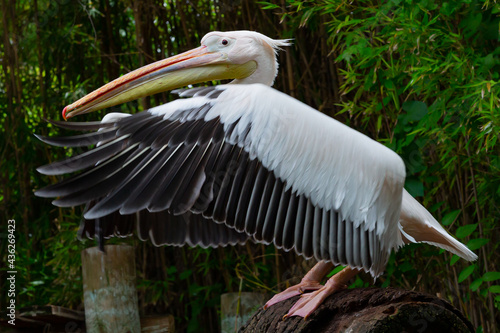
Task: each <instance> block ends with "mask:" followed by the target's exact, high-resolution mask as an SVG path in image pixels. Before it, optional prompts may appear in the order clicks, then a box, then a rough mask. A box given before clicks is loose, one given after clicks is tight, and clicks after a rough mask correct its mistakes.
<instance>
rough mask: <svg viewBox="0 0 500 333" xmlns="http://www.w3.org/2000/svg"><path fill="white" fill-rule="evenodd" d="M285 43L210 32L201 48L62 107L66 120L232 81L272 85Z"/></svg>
mask: <svg viewBox="0 0 500 333" xmlns="http://www.w3.org/2000/svg"><path fill="white" fill-rule="evenodd" d="M287 45H289V41H288V40H275V39H271V38H269V37H267V36H264V35H262V34H260V33H258V32H254V31H229V32H218V31H214V32H210V33H208V34H206V35H205V36H204V37H203V38H202V40H201V46H199V47H197V48H195V49H193V50H191V51H187V52H184V53H181V54H179V55H176V56H173V57H170V58H167V59H164V60H160V61H157V62H155V63H152V64H149V65H147V66H144V67H141V68H139V69H136V70H135V71H133V72H130V73H128V74H126V75H124V76H122V77H120V78H118V79H116V80H114V81H112V82H110V83H108V84H106V85H104V86H102V87H101V88H99V89H97V90H95V91H93V92H92V93H90V94H88V95H87V96H85V97H83V98H81V99H79V100H78V101H76V102H75V103H73V104H70V105H68V106H66V107H65V108H64V110H63V112H62V115H63V118H64V119H68V118H71V117H74V116H76V115H79V114H83V113H88V112H92V111H97V110H100V109H104V108H107V107H110V106H113V105H117V104H121V103H125V102H128V101H131V100H134V99H138V98H140V97H145V96H149V95H153V94H156V93H159V92H162V91H167V90H171V89H175V88H179V87H184V86H186V85H189V84H195V83H200V82H205V81H211V80H224V79H234V81H233V82H234V83H263V84H267V85H272V84H273V81H274V78H275V77H276V74H277V72H278V62H277V60H276V53H277V51H278V50H279V49H280V47H282V46H287Z"/></svg>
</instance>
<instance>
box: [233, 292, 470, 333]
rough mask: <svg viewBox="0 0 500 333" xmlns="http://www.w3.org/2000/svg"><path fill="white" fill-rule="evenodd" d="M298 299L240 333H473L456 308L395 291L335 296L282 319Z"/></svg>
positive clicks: (435, 299)
mask: <svg viewBox="0 0 500 333" xmlns="http://www.w3.org/2000/svg"><path fill="white" fill-rule="evenodd" d="M297 299H298V296H296V297H292V298H290V299H288V300H285V301H283V302H280V303H277V304H274V305H272V306H270V307H269V308H267V309H266V310H264V309H263V308H261V309H260V310H259V311H258V312H257V313H256V314H255V315H254V316H253V317H252V318H251V319H250V320H249V321H248V322H247V323H246V324H245V325H244V327H242V328H241V330H240V332H246V333H249V332H259V333H261V332H273V333H275V332H276V333H279V332H294V333H300V332H331V333H336V332H372V333H381V332H421V333H423V332H428V333H429V332H447V333H473V332H475V330H474V328H473V326H472V324H471V323H470V321H468V320H467V318H465V317H464V315H462V314H461V313H460V311H458V310H457V309H456V308H454V307H453V306H452V305H451V304H449V303H448V302H446V301H445V300H443V299H440V298H438V297H436V296H432V295H428V294H424V293H420V292H415V291H409V290H401V289H396V288H357V289H346V290H341V291H339V292H336V293H335V294H333V295H331V296H330V297H328V298H327V299H326V300H325V302H324V303H323V304H322V305H320V307H319V308H318V309H316V311H315V312H313V313H312V314H311V316H309V317H308V318H307V319H305V320H304V318H302V317H288V318H283V316H284V315H285V314H287V312H288V310H289V309H290V308H291V307H292V306H293V304H295V302H296V301H297Z"/></svg>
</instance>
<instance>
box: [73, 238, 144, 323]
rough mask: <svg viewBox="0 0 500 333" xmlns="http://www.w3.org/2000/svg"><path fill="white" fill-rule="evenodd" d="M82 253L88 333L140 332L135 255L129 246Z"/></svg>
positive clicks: (107, 246)
mask: <svg viewBox="0 0 500 333" xmlns="http://www.w3.org/2000/svg"><path fill="white" fill-rule="evenodd" d="M104 249H105V253H103V252H101V251H100V250H99V248H97V247H92V248H89V249H86V250H83V251H82V270H83V297H84V303H85V323H86V327H87V332H88V333H108V332H109V333H111V332H113V333H115V332H116V333H128V332H130V333H140V331H141V326H140V320H139V308H138V301H137V291H136V288H135V254H134V249H133V248H132V247H131V246H129V245H106V246H105V247H104Z"/></svg>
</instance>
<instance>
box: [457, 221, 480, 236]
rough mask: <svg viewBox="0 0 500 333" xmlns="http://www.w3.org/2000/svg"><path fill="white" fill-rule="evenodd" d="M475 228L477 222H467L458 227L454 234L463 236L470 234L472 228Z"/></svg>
mask: <svg viewBox="0 0 500 333" xmlns="http://www.w3.org/2000/svg"><path fill="white" fill-rule="evenodd" d="M476 228H477V223H474V224H467V225H464V226H461V227H460V228H458V229H457V233H456V234H455V235H456V236H457V238H465V237H467V236H469V235H470V234H472V233H473V232H474V230H476Z"/></svg>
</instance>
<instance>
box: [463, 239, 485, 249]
mask: <svg viewBox="0 0 500 333" xmlns="http://www.w3.org/2000/svg"><path fill="white" fill-rule="evenodd" d="M489 242H490V240H489V239H486V238H474V239H471V240H470V241H469V242H468V243H467V247H468V248H469V250H471V251H474V250H477V249H479V248H480V247H482V246H484V245H486V244H488V243H489Z"/></svg>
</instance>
